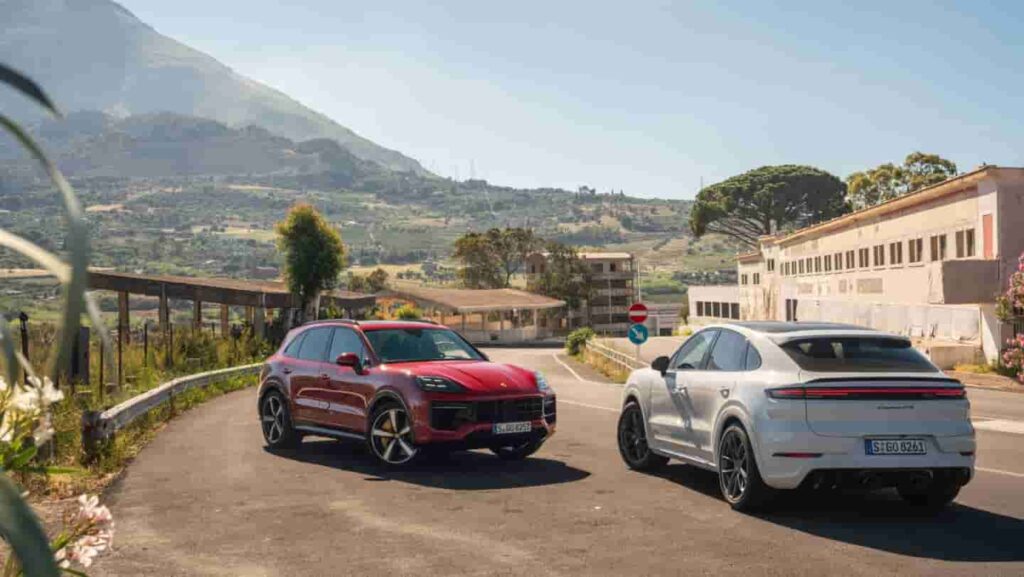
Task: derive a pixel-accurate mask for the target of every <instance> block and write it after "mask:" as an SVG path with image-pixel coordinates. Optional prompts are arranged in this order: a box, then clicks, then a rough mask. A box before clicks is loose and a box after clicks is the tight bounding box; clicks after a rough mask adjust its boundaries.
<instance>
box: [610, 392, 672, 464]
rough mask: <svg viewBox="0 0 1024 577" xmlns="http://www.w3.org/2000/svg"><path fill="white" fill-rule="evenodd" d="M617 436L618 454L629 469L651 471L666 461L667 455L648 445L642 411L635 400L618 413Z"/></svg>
mask: <svg viewBox="0 0 1024 577" xmlns="http://www.w3.org/2000/svg"><path fill="white" fill-rule="evenodd" d="M618 438H619V455H621V456H622V460H623V461H625V463H626V466H627V467H629V468H630V469H633V470H634V471H651V470H654V469H657V468H659V467H664V466H665V464H666V463H668V457H663V456H661V455H658V454H656V453H654V452H653V451H651V448H650V446H648V444H647V430H646V427H644V413H643V411H642V410H640V405H638V404H637V403H636V401H630V402H629V403H626V406H625V407H623V409H622V414H621V415H619V428H618Z"/></svg>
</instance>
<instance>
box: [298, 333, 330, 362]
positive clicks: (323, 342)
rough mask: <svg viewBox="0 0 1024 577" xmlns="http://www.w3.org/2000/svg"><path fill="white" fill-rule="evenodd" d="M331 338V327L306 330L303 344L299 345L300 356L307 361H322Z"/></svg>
mask: <svg viewBox="0 0 1024 577" xmlns="http://www.w3.org/2000/svg"><path fill="white" fill-rule="evenodd" d="M330 338H331V329H329V328H322V329H311V330H308V331H306V334H305V338H303V339H302V344H301V345H299V358H300V359H303V360H307V361H322V360H324V353H326V352H327V341H329V340H330Z"/></svg>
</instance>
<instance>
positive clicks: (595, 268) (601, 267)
mask: <svg viewBox="0 0 1024 577" xmlns="http://www.w3.org/2000/svg"><path fill="white" fill-rule="evenodd" d="M590 271H591V272H604V265H602V264H601V263H599V262H595V263H592V264H591V265H590Z"/></svg>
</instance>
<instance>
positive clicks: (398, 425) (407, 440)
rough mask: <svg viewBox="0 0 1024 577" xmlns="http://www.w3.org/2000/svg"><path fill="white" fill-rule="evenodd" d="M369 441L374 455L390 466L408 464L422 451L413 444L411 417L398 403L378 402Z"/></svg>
mask: <svg viewBox="0 0 1024 577" xmlns="http://www.w3.org/2000/svg"><path fill="white" fill-rule="evenodd" d="M366 443H367V445H369V447H370V452H371V453H373V456H374V457H376V458H377V460H378V461H379V462H380V463H381V464H382V465H384V466H387V467H402V466H405V465H408V464H410V463H412V462H413V461H414V460H415V459H416V457H417V456H418V455H420V454H421V453H422V450H421V449H420V448H419V447H417V446H416V445H415V444H414V443H413V438H412V419H411V418H410V417H409V413H407V412H406V410H405V408H404V407H403V406H402V405H399V404H398V403H388V404H383V405H379V406H378V407H377V408H375V409H374V410H373V414H372V416H371V417H370V429H369V431H368V432H367V434H366Z"/></svg>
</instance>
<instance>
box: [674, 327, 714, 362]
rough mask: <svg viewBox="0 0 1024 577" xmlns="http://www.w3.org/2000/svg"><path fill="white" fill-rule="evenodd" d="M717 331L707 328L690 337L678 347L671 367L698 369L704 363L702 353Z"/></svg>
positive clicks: (704, 353)
mask: <svg viewBox="0 0 1024 577" xmlns="http://www.w3.org/2000/svg"><path fill="white" fill-rule="evenodd" d="M717 332H718V331H717V330H715V329H709V330H706V331H701V332H699V333H697V334H695V335H693V336H692V337H690V339H689V340H688V341H686V342H685V343H683V346H682V347H680V348H679V350H678V351H677V352H676V356H675V358H674V359H673V362H672V368H675V369H679V368H683V369H699V368H701V367H702V365H703V363H704V355H706V354H707V352H708V348H709V347H710V346H711V343H712V342H713V341H714V340H715V334H716V333H717ZM684 365H685V366H684Z"/></svg>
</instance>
